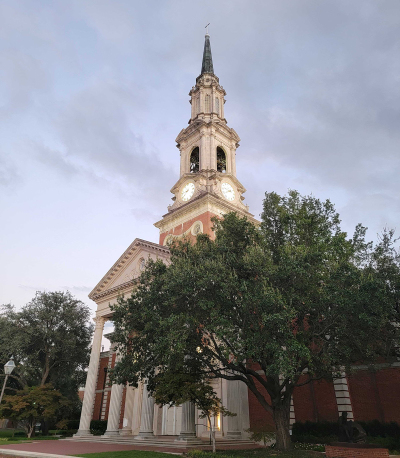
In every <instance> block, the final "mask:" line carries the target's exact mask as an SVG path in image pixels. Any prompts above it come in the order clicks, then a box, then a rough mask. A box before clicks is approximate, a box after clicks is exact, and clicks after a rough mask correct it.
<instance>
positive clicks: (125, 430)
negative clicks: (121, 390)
mask: <svg viewBox="0 0 400 458" xmlns="http://www.w3.org/2000/svg"><path fill="white" fill-rule="evenodd" d="M134 398H135V390H134V389H133V387H131V386H129V385H126V396H125V409H124V420H123V423H122V430H121V432H120V434H121V435H122V436H131V435H132V419H133V401H134Z"/></svg>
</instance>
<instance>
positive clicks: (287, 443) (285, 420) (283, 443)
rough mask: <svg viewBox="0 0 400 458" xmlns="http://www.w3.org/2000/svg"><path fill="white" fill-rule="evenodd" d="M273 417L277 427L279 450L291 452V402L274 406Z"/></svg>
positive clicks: (277, 445) (277, 446)
mask: <svg viewBox="0 0 400 458" xmlns="http://www.w3.org/2000/svg"><path fill="white" fill-rule="evenodd" d="M273 417H274V422H275V426H276V448H277V450H290V449H291V447H292V440H291V439H290V434H289V425H290V422H289V418H290V402H289V403H287V402H286V403H285V402H282V403H279V404H278V405H276V406H273Z"/></svg>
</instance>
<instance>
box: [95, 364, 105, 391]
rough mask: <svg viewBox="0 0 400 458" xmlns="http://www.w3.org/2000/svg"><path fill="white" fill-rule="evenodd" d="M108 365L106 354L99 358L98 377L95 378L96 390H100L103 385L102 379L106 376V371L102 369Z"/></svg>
mask: <svg viewBox="0 0 400 458" xmlns="http://www.w3.org/2000/svg"><path fill="white" fill-rule="evenodd" d="M107 366H108V356H105V357H104V358H101V359H100V365H99V377H98V379H97V385H96V390H102V389H103V386H104V381H105V378H106V375H107V374H106V373H105V371H104V369H105V368H107Z"/></svg>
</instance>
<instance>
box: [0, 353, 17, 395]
mask: <svg viewBox="0 0 400 458" xmlns="http://www.w3.org/2000/svg"><path fill="white" fill-rule="evenodd" d="M14 367H15V363H14V358H13V357H12V356H11V359H10V361H8V362H7V363H6V364H4V373H5V374H6V376H5V379H4V383H3V389H2V390H1V394H0V403H1V401H2V399H3V394H4V390H5V388H6V384H7V379H8V376H9V375H10V374H11V372H12V371H13V370H14Z"/></svg>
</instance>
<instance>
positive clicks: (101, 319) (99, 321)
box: [93, 315, 108, 328]
mask: <svg viewBox="0 0 400 458" xmlns="http://www.w3.org/2000/svg"><path fill="white" fill-rule="evenodd" d="M107 320H108V318H106V317H105V316H99V315H96V316H95V317H94V318H93V321H94V324H95V327H96V328H100V327H101V328H102V327H103V326H104V323H105V322H106V321H107Z"/></svg>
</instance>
